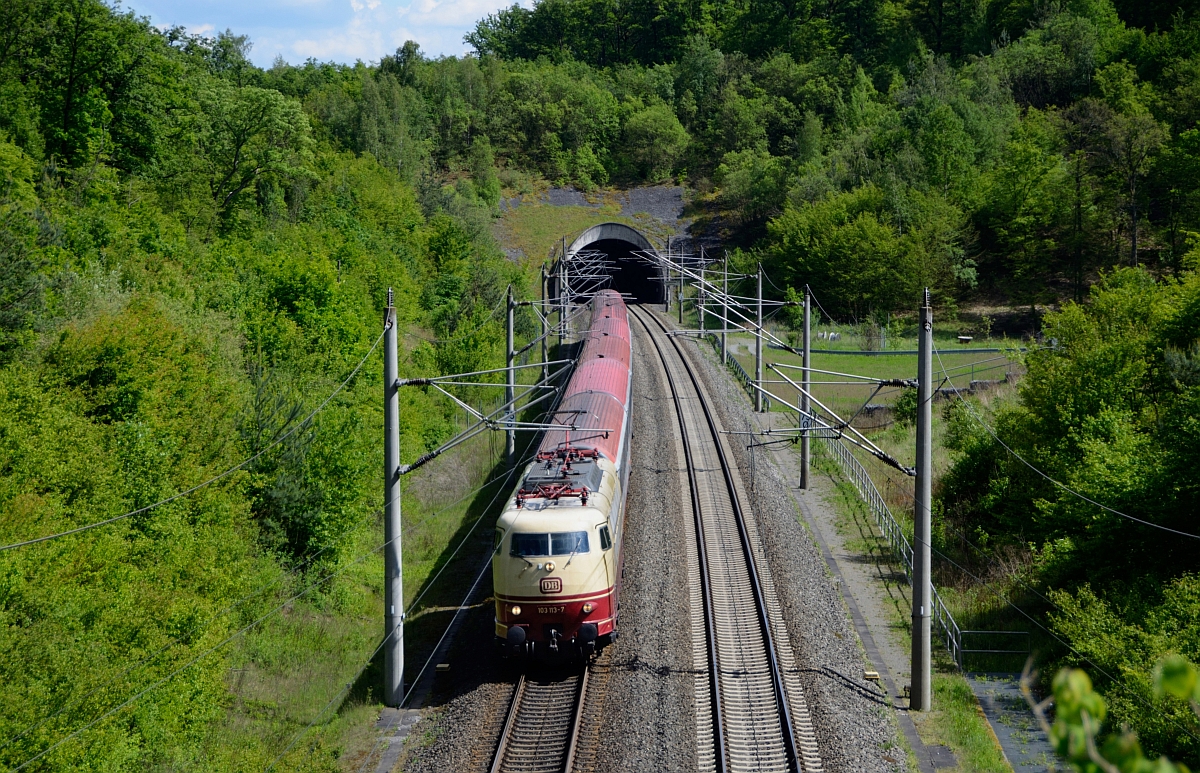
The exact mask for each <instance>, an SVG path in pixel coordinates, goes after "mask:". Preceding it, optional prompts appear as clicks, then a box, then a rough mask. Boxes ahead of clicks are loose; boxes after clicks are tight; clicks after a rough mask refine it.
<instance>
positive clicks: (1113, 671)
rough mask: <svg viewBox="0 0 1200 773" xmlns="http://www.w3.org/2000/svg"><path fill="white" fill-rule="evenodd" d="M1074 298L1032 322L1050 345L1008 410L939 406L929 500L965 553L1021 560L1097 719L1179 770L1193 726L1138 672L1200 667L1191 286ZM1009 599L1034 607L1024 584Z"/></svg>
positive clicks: (1140, 277)
mask: <svg viewBox="0 0 1200 773" xmlns="http://www.w3.org/2000/svg"><path fill="white" fill-rule="evenodd" d="M1089 301H1090V302H1089V303H1088V304H1087V305H1086V306H1085V305H1075V304H1073V303H1072V304H1068V305H1067V306H1066V307H1065V308H1064V309H1063V310H1062V311H1061V312H1059V313H1055V314H1050V315H1048V316H1047V319H1046V335H1047V336H1048V337H1049V338H1050V339H1051V340H1052V341H1053V342H1054V344H1055V345H1054V346H1052V347H1050V346H1047V347H1044V348H1039V349H1036V350H1035V351H1033V352H1031V353H1030V354H1029V355H1028V357H1027V360H1026V364H1027V366H1028V373H1027V374H1026V376H1025V378H1024V379H1023V381H1022V383H1021V385H1020V387H1019V395H1020V399H1019V402H1018V403H1017V404H1015V405H1007V406H1003V407H1001V408H1000V409H999V410H998V411H997V412H996V413H995V414H994V415H990V416H987V417H986V419H984V417H982V416H980V415H979V413H978V411H979V409H974V410H970V409H968V408H967V406H966V405H959V406H958V407H956V408H954V409H952V410H951V412H950V416H951V421H950V431H949V440H948V445H950V446H951V448H952V449H954V450H955V451H957V452H958V453H959V455H960V457H959V460H958V461H957V463H956V464H955V466H954V467H953V468H952V469H951V471H950V472H949V473H948V475H947V476H946V478H945V479H944V480H943V482H942V490H941V494H940V500H941V502H942V504H943V506H944V517H945V518H946V519H947V521H948V522H949V523H950V524H951V525H952V528H953V529H954V530H955V531H959V532H963V533H966V534H970V535H972V539H973V540H974V541H976V542H977V543H980V544H984V545H987V546H988V547H989V548H990V549H993V550H997V551H1003V550H1004V549H1006V548H1018V549H1020V548H1024V547H1026V546H1028V547H1029V548H1031V549H1032V551H1033V561H1032V564H1031V566H1030V567H1029V569H1028V572H1026V574H1027V575H1028V576H1027V581H1028V582H1030V583H1032V586H1031V587H1040V588H1042V589H1043V590H1044V591H1045V595H1046V596H1047V599H1046V601H1047V602H1049V603H1048V604H1047V605H1046V606H1047V608H1046V609H1045V611H1046V612H1048V613H1049V620H1050V622H1051V627H1052V628H1053V629H1054V630H1055V631H1056V633H1057V634H1058V635H1059V636H1060V637H1062V639H1063V640H1064V641H1065V642H1067V643H1069V645H1070V646H1071V647H1072V648H1073V649H1074V650H1075V652H1071V651H1061V652H1060V653H1059V656H1061V657H1063V658H1065V659H1067V660H1068V661H1070V662H1072V663H1075V664H1077V665H1080V666H1081V667H1084V668H1087V669H1088V670H1089V672H1090V673H1091V675H1092V676H1093V677H1094V678H1096V679H1097V680H1099V684H1100V689H1101V690H1103V691H1104V693H1105V695H1106V697H1107V699H1108V702H1109V706H1110V713H1111V714H1113V715H1115V717H1116V718H1117V720H1118V721H1120V722H1127V723H1130V724H1131V725H1132V726H1133V728H1134V729H1136V730H1137V731H1138V733H1139V734H1140V735H1141V738H1142V742H1143V743H1144V744H1146V745H1147V746H1148V747H1149V748H1150V749H1153V750H1154V751H1155V752H1164V751H1166V752H1170V753H1171V754H1172V755H1173V756H1174V757H1176V758H1177V759H1181V760H1185V761H1187V762H1188V763H1190V764H1194V762H1195V761H1196V760H1197V759H1198V758H1200V745H1197V744H1196V742H1195V740H1194V738H1193V737H1192V735H1189V732H1190V733H1193V734H1196V735H1200V732H1198V731H1200V725H1198V724H1197V722H1196V718H1195V717H1194V716H1193V715H1192V713H1191V712H1190V711H1189V710H1188V709H1187V707H1186V706H1184V705H1181V704H1178V703H1175V704H1171V703H1169V702H1167V703H1164V702H1163V701H1161V700H1159V699H1158V698H1156V697H1155V695H1154V692H1153V690H1152V684H1151V673H1152V669H1153V665H1154V663H1155V662H1156V661H1157V660H1158V659H1159V658H1160V657H1162V656H1163V655H1165V654H1168V653H1182V654H1183V655H1185V656H1187V657H1188V658H1191V659H1192V660H1196V659H1200V627H1197V621H1198V620H1200V603H1198V599H1200V581H1198V579H1197V575H1196V570H1197V568H1198V567H1197V562H1196V556H1197V542H1198V541H1200V538H1197V537H1188V536H1186V535H1196V534H1200V528H1198V527H1197V520H1196V512H1197V507H1198V506H1200V501H1198V500H1197V494H1198V492H1200V479H1198V478H1197V474H1196V470H1197V466H1196V465H1197V461H1198V460H1197V458H1196V454H1197V448H1200V436H1198V435H1197V432H1198V430H1200V427H1198V425H1197V416H1200V402H1198V401H1200V378H1197V374H1198V372H1200V369H1198V367H1197V362H1196V358H1197V356H1198V350H1197V345H1196V341H1197V340H1198V339H1200V316H1198V312H1200V276H1197V275H1196V274H1194V273H1188V274H1187V275H1186V276H1185V277H1184V278H1183V279H1181V280H1178V281H1175V280H1167V281H1161V282H1155V281H1154V280H1153V279H1152V278H1151V277H1150V276H1149V275H1148V274H1147V272H1146V271H1145V270H1144V269H1128V268H1127V269H1122V270H1120V271H1117V272H1115V273H1113V274H1111V275H1109V276H1107V277H1106V278H1105V279H1104V281H1103V282H1102V283H1101V284H1099V285H1098V286H1096V287H1094V288H1093V289H1092V292H1091V296H1090V298H1089ZM985 421H986V423H987V425H990V426H991V427H994V430H995V433H996V434H995V435H994V436H993V435H992V434H991V432H990V431H989V429H988V428H987V425H985V423H984V422H985ZM1002 444H1003V445H1002ZM1005 446H1007V448H1006V447H1005ZM1016 455H1019V456H1020V457H1021V459H1024V460H1025V461H1027V462H1029V464H1031V465H1033V466H1034V467H1036V468H1037V469H1038V470H1039V471H1040V472H1041V473H1045V474H1046V475H1048V476H1050V477H1051V478H1053V479H1054V480H1055V481H1058V483H1061V484H1062V485H1061V486H1060V485H1057V484H1056V483H1054V482H1052V481H1051V480H1049V479H1048V478H1046V477H1043V475H1042V474H1040V473H1039V472H1035V471H1034V470H1032V469H1031V468H1030V467H1029V466H1027V465H1026V464H1025V463H1024V462H1022V461H1021V460H1020V459H1018V458H1017V456H1016ZM1068 489H1069V490H1068ZM1074 492H1078V494H1080V495H1082V496H1077V495H1076V493H1074ZM1083 497H1087V498H1088V499H1090V500H1092V501H1087V500H1086V499H1084V498H1083ZM1093 502H1099V503H1102V504H1103V505H1105V506H1107V507H1108V508H1112V510H1116V511H1118V512H1119V513H1120V514H1118V513H1117V512H1113V511H1112V510H1106V509H1103V508H1101V507H1098V506H1097V505H1095V504H1093ZM1124 516H1128V517H1124ZM1133 519H1138V520H1137V521H1135V520H1133ZM1138 521H1141V523H1139V522H1138ZM1152 525H1157V526H1160V527H1164V528H1163V529H1159V528H1153V526H1152ZM1165 529H1171V530H1173V531H1166V530H1165ZM1014 593H1015V594H1016V595H1017V596H1018V597H1020V598H1022V599H1023V602H1022V603H1025V604H1028V605H1030V606H1031V607H1032V608H1037V607H1041V606H1043V600H1042V599H1039V598H1038V597H1037V596H1036V595H1034V594H1033V593H1031V592H1029V590H1028V589H1027V588H1026V587H1024V586H1022V587H1015V588H1014ZM1084 659H1086V660H1084ZM1097 667H1098V668H1099V669H1100V670H1096V669H1097ZM1113 679H1115V680H1116V681H1115V682H1114V681H1113ZM1185 728H1186V729H1187V731H1185Z"/></svg>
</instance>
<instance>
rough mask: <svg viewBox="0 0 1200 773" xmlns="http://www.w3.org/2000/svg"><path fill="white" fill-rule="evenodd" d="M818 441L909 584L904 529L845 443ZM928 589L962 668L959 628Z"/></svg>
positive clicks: (910, 561) (945, 639) (908, 548)
mask: <svg viewBox="0 0 1200 773" xmlns="http://www.w3.org/2000/svg"><path fill="white" fill-rule="evenodd" d="M821 439H822V440H824V441H825V447H826V448H827V449H829V452H830V453H831V454H832V455H833V457H834V458H835V459H837V461H838V463H839V464H841V466H842V472H843V473H845V475H846V477H847V478H849V479H850V482H851V483H853V484H854V488H856V489H857V490H858V494H859V496H861V497H862V498H863V501H864V502H866V503H867V508H868V509H869V510H870V511H871V515H873V516H874V517H875V524H876V526H878V527H879V531H880V532H881V533H882V534H883V537H884V539H886V540H887V541H888V545H890V546H891V548H892V552H893V553H894V554H895V555H896V557H897V559H898V560H899V562H900V566H902V567H903V568H904V578H905V579H906V580H908V584H909V585H912V574H913V549H912V545H911V544H910V543H909V541H908V537H906V536H905V535H904V530H903V529H902V528H901V527H900V524H899V523H897V522H896V519H895V518H893V517H892V513H891V511H890V510H888V506H887V503H886V502H884V501H883V496H882V495H881V494H880V493H879V489H877V488H875V482H874V481H872V480H871V476H870V475H869V474H868V473H867V469H866V468H865V467H863V466H862V462H860V461H858V458H857V457H856V456H854V454H853V453H851V451H850V449H849V448H848V447H847V446H846V444H845V443H843V442H842V441H841V440H839V439H838V438H835V437H825V438H821ZM930 590H932V591H933V622H934V624H935V626H936V627H937V631H938V633H939V635H940V636H941V638H942V641H943V642H945V644H946V650H947V651H948V652H949V653H950V656H951V657H952V658H954V662H955V664H956V665H957V666H958V668H959V669H960V670H961V669H962V668H963V646H962V639H963V634H962V629H960V628H959V627H958V623H956V622H955V621H954V616H953V615H951V614H950V610H949V609H947V608H946V604H945V602H943V601H942V597H941V596H939V595H938V592H937V588H935V587H933V586H932V584H931V585H930Z"/></svg>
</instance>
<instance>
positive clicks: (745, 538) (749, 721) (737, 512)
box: [630, 307, 822, 773]
mask: <svg viewBox="0 0 1200 773" xmlns="http://www.w3.org/2000/svg"><path fill="white" fill-rule="evenodd" d="M630 315H631V317H633V318H634V319H636V320H637V321H638V323H639V324H640V325H641V326H642V327H643V328H644V329H645V331H646V333H647V335H648V336H649V337H650V339H651V341H652V342H653V344H654V348H655V350H656V351H657V353H658V355H659V359H660V361H661V363H662V367H663V370H664V372H665V374H666V377H667V383H668V384H669V386H670V389H671V394H672V397H673V400H674V403H675V408H676V412H677V414H678V417H679V425H680V432H681V434H682V440H683V448H684V456H685V459H686V462H687V474H688V484H689V488H690V494H691V496H690V499H691V502H692V514H693V520H694V522H695V535H696V549H695V550H694V551H692V550H690V549H689V551H688V553H689V556H692V555H694V556H695V559H696V560H697V561H698V563H699V571H698V575H699V579H700V586H701V587H700V591H701V596H702V600H703V603H702V606H703V610H704V615H703V621H704V622H703V630H702V631H701V630H699V626H694V627H693V635H694V636H696V635H703V636H704V637H705V639H706V641H705V642H704V643H703V647H702V648H703V649H704V650H706V655H707V661H708V673H707V674H705V675H703V676H702V677H700V680H701V681H700V682H699V684H700V685H701V688H702V689H705V690H706V691H707V693H708V696H707V697H708V702H709V704H710V706H711V725H710V724H709V722H708V720H707V718H704V717H701V716H700V715H701V714H702V708H701V705H700V701H699V695H698V705H697V715H698V717H699V719H698V728H697V730H698V733H697V735H698V741H699V744H698V745H699V746H700V747H702V748H703V747H708V748H711V750H712V755H713V763H712V768H715V769H716V770H719V771H743V770H745V771H750V770H754V771H794V772H795V773H817V771H821V770H822V767H821V758H820V754H819V752H818V750H817V746H816V738H815V734H814V732H813V728H812V722H811V719H810V717H809V713H808V708H807V705H806V703H805V701H804V697H803V691H802V688H801V685H800V681H799V673H798V669H797V668H796V666H795V658H794V655H793V653H792V651H791V645H790V643H789V640H788V638H787V632H786V630H785V629H784V627H783V624H782V616H781V613H780V609H779V603H778V600H777V598H776V596H775V590H774V585H773V584H772V583H771V579H770V574H769V572H768V571H767V569H766V567H765V561H764V560H763V558H762V555H761V551H760V550H759V548H758V547H757V544H758V540H757V531H756V527H755V524H754V519H753V518H752V517H747V514H746V512H745V511H744V509H743V507H742V493H741V491H740V482H739V479H738V477H737V475H736V473H735V470H734V468H733V467H732V466H731V464H730V463H729V460H728V458H727V454H726V450H725V448H724V447H723V442H724V441H723V439H722V437H721V432H720V427H719V424H718V422H717V420H716V417H715V416H714V415H713V412H712V410H711V409H710V408H709V406H708V404H707V400H706V398H705V392H704V389H703V388H702V386H701V385H700V382H699V380H698V379H697V377H696V374H695V372H694V371H693V369H692V366H691V364H690V363H689V361H688V359H687V357H686V356H685V355H684V353H683V351H682V349H681V348H680V346H679V343H678V341H676V340H675V338H674V337H673V336H669V335H668V331H667V329H666V327H664V326H663V324H662V323H661V322H660V321H659V320H658V319H657V318H656V317H655V316H654V315H653V314H651V313H648V312H644V311H642V310H640V309H634V308H632V307H631V308H630ZM700 649H701V647H700V646H697V648H696V650H697V651H699V650H700ZM709 736H711V741H709ZM703 767H705V768H709V766H708V765H703ZM712 768H709V769H712Z"/></svg>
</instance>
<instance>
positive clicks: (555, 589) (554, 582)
mask: <svg viewBox="0 0 1200 773" xmlns="http://www.w3.org/2000/svg"><path fill="white" fill-rule="evenodd" d="M542 593H562V578H561V577H543V578H542Z"/></svg>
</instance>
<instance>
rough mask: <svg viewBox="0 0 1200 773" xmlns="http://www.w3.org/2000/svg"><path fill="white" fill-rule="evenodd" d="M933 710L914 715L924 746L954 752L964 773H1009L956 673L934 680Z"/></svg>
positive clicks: (966, 686) (972, 695) (988, 730)
mask: <svg viewBox="0 0 1200 773" xmlns="http://www.w3.org/2000/svg"><path fill="white" fill-rule="evenodd" d="M933 705H934V709H933V710H932V711H927V712H913V713H912V717H913V721H914V722H915V723H916V726H917V732H918V734H920V736H921V740H923V741H924V742H925V744H926V745H927V746H930V745H938V744H944V745H945V746H949V747H950V748H951V749H952V750H953V751H954V756H955V757H956V758H957V761H958V766H957V767H956V768H954V770H959V771H963V773H967V772H968V771H970V773H1009V771H1011V770H1012V767H1010V766H1009V764H1008V762H1007V761H1006V760H1005V759H1004V755H1003V754H1002V753H1001V751H1000V746H999V742H998V741H997V740H996V737H995V734H994V733H993V732H992V729H991V727H990V726H989V725H988V723H987V720H986V719H985V718H984V717H983V715H982V713H981V712H980V710H979V704H978V702H977V701H976V700H975V695H974V693H972V692H971V686H970V685H969V684H968V683H967V680H966V679H964V678H963V677H962V676H960V675H959V674H956V673H939V674H934V677H933Z"/></svg>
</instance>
